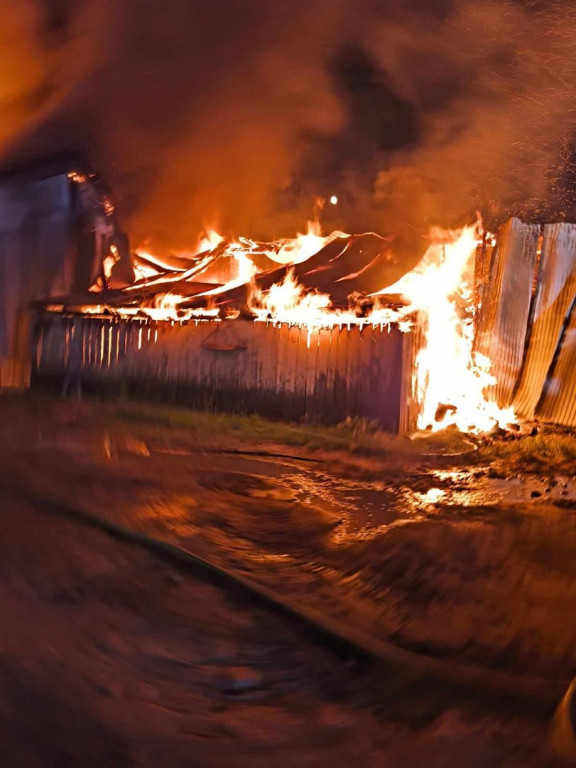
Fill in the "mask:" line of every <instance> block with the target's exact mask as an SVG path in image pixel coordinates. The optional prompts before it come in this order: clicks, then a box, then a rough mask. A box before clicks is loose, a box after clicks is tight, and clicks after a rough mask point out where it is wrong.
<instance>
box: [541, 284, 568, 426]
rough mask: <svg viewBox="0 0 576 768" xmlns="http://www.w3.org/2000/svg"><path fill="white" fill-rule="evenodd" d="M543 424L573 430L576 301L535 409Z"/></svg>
mask: <svg viewBox="0 0 576 768" xmlns="http://www.w3.org/2000/svg"><path fill="white" fill-rule="evenodd" d="M536 415H537V416H538V418H540V419H542V420H543V421H549V422H553V423H554V424H563V425H565V426H568V427H576V298H573V299H572V307H571V312H570V316H569V319H568V322H567V324H566V327H565V329H564V333H563V334H562V338H561V340H560V346H559V349H558V352H557V358H556V360H555V362H554V363H553V366H552V370H551V371H550V375H549V376H548V379H547V381H546V385H545V391H544V395H543V397H542V400H541V401H540V403H539V404H538V406H537V407H536Z"/></svg>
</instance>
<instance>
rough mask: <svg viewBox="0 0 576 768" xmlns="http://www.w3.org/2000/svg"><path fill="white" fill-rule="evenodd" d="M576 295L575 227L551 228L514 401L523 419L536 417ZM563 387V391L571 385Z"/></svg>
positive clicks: (544, 242) (545, 246)
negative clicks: (575, 295) (537, 407)
mask: <svg viewBox="0 0 576 768" xmlns="http://www.w3.org/2000/svg"><path fill="white" fill-rule="evenodd" d="M575 292H576V225H574V224H548V225H546V226H545V227H544V240H543V247H542V258H541V262H540V276H539V281H538V289H537V294H536V299H535V304H534V311H533V315H532V326H531V328H530V329H529V343H528V347H527V349H526V355H525V359H524V364H523V368H522V375H521V378H520V382H519V386H518V389H517V392H516V396H515V398H514V408H515V410H516V412H517V413H518V414H519V415H520V416H522V417H523V418H533V417H534V413H535V409H536V406H537V404H538V402H539V400H540V398H541V396H542V391H543V388H544V386H545V383H546V377H547V375H548V372H549V369H550V366H551V364H552V361H553V359H554V355H555V352H556V349H557V347H558V343H559V341H560V337H561V334H562V330H563V328H564V325H565V322H566V318H567V314H568V312H569V311H570V307H571V305H572V301H573V298H574V294H575ZM565 373H566V374H568V373H569V372H568V371H566V372H565ZM561 383H562V386H564V387H566V386H568V387H569V384H570V382H569V381H565V382H564V381H562V382H561Z"/></svg>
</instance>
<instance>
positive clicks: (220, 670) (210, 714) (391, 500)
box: [0, 397, 576, 766]
mask: <svg viewBox="0 0 576 768" xmlns="http://www.w3.org/2000/svg"><path fill="white" fill-rule="evenodd" d="M0 415H1V423H0V460H1V461H2V478H1V484H2V502H1V505H0V508H1V510H2V518H3V530H4V535H3V538H2V559H1V567H2V571H3V578H2V583H1V585H0V608H1V610H2V614H3V622H2V623H3V627H4V629H3V632H2V650H1V655H0V676H1V678H2V685H1V686H0V711H2V714H3V717H2V738H1V739H0V745H1V746H0V749H1V750H3V752H4V754H3V757H4V760H3V764H5V765H14V766H20V765H21V766H28V765H30V766H36V765H38V766H44V765H46V766H68V765H82V766H84V765H122V766H124V765H126V766H130V765H138V766H139V765H146V766H148V765H150V766H155V765H165V766H180V765H182V766H184V765H200V766H204V765H207V766H212V765H214V766H218V765H225V764H227V763H232V764H233V765H260V764H262V765H264V764H269V762H270V760H271V759H274V760H275V761H277V762H278V763H279V764H282V765H283V764H285V765H318V766H321V765H351V764H352V763H356V764H359V765H383V766H389V765H390V766H396V765H402V766H403V765H423V764H427V765H448V766H452V765H454V766H460V765H500V764H504V765H546V764H551V761H552V760H553V759H554V758H553V755H552V753H551V752H550V750H549V748H548V744H547V739H548V733H549V715H550V713H549V712H541V711H540V712H538V713H534V712H530V713H526V712H520V711H519V710H518V709H517V707H516V706H515V705H514V706H506V705H502V703H498V702H486V701H482V702H477V701H476V700H475V698H474V692H473V691H469V692H468V693H466V694H465V693H461V694H460V695H458V694H455V693H449V694H445V693H444V692H442V691H437V692H430V691H426V693H425V694H423V695H422V696H419V695H418V692H417V689H415V688H414V686H413V685H412V686H410V687H407V688H403V687H402V681H401V680H394V679H393V678H394V672H393V670H390V685H389V686H388V690H387V686H386V685H385V683H384V682H383V680H382V679H381V678H380V679H376V678H374V677H373V676H372V675H371V674H370V672H369V671H368V672H367V670H366V669H365V668H364V667H362V665H360V666H358V664H355V663H351V662H350V661H349V660H346V659H341V658H336V657H334V656H333V655H331V653H330V652H329V651H328V650H326V649H324V648H319V647H317V645H316V644H315V643H313V642H312V641H311V640H310V638H307V637H306V638H303V637H302V636H301V633H300V632H299V630H298V628H296V627H295V626H293V625H291V624H290V622H289V621H288V620H286V619H280V618H279V617H277V616H271V615H270V614H269V612H268V611H267V610H265V609H263V608H262V606H254V605H251V604H250V605H246V604H238V603H237V601H236V602H234V600H233V599H232V597H231V596H230V595H229V594H227V593H226V590H222V589H221V588H220V587H215V586H214V585H210V584H208V585H207V584H205V583H204V582H203V581H202V580H201V579H198V577H195V576H193V575H190V574H183V573H181V572H179V571H178V570H177V569H174V568H173V567H172V566H170V565H168V564H166V563H165V562H158V560H157V558H156V559H155V558H154V556H153V555H151V554H150V553H149V552H143V551H142V550H141V549H139V548H137V547H131V546H129V545H128V544H125V543H121V542H119V541H118V540H116V539H112V538H110V537H109V536H107V535H106V534H103V533H100V532H97V531H94V530H91V529H85V528H83V527H82V525H81V524H79V523H78V522H76V521H75V520H73V519H72V518H69V517H66V516H65V515H62V514H58V509H59V507H61V508H62V509H64V508H68V509H70V508H73V509H75V510H77V511H79V512H82V511H84V512H87V513H90V514H97V515H100V516H102V517H105V518H107V519H109V520H111V521H113V522H116V523H120V524H122V525H124V526H126V527H128V528H130V529H132V530H135V531H140V532H143V533H146V534H148V535H151V536H153V537H155V538H157V539H160V540H164V541H168V542H171V543H175V544H178V545H179V546H184V547H186V548H187V549H189V550H191V551H193V552H195V553H197V554H199V555H202V556H205V557H208V558H210V559H211V560H213V561H214V562H217V563H219V564H221V565H225V566H227V567H230V568H233V569H235V570H236V571H237V572H239V573H242V574H244V575H247V576H249V577H250V578H251V579H253V580H254V581H257V582H259V583H261V584H263V585H265V586H268V587H270V588H272V589H275V590H277V591H279V592H281V593H282V594H283V595H284V596H286V597H287V598H289V599H291V600H294V601H296V602H300V603H302V604H306V605H308V606H311V607H314V608H315V609H316V610H319V611H322V612H323V613H324V614H326V615H329V616H333V617H335V618H338V619H339V620H341V621H343V622H347V623H348V624H350V625H352V626H355V627H358V628H361V629H362V630H363V631H365V632H366V633H367V634H369V635H371V636H374V637H378V638H380V639H383V640H387V641H392V642H393V643H394V644H396V645H398V646H399V647H401V648H405V649H409V650H414V651H418V652H419V653H421V654H423V655H425V656H427V657H431V658H440V659H444V660H448V661H453V662H455V663H461V662H465V663H467V664H471V665H476V666H478V667H481V668H482V669H486V670H494V671H504V672H507V673H510V674H511V675H517V676H518V677H520V678H536V679H539V680H540V681H545V683H546V684H548V685H549V686H550V688H551V689H552V690H554V691H559V692H561V691H562V690H563V688H564V687H565V686H566V685H567V684H568V683H569V681H570V679H571V677H572V676H573V675H574V674H575V673H576V611H575V610H574V605H575V602H576V601H575V598H576V578H575V577H576V559H575V558H574V552H575V545H576V520H575V517H574V511H575V510H574V504H575V494H576V488H575V485H574V479H573V478H574V461H575V458H576V451H575V450H574V449H573V446H574V442H575V441H574V440H573V438H571V437H570V436H569V435H562V436H560V437H556V436H555V435H549V436H546V437H544V438H541V437H540V436H538V437H537V438H534V439H533V438H526V440H518V441H515V442H514V443H512V442H510V441H503V442H502V443H500V442H496V443H494V444H492V445H488V446H487V447H486V446H483V445H480V450H477V448H478V447H479V446H478V445H476V444H474V442H472V443H471V442H470V441H469V440H463V439H462V438H459V437H458V436H454V437H453V438H452V439H448V440H446V441H444V442H434V441H431V440H429V439H427V438H423V439H422V440H419V441H414V442H409V441H402V440H396V441H393V440H389V441H384V442H382V441H380V442H378V441H374V440H372V439H368V440H363V439H362V438H360V439H359V440H357V444H356V445H354V446H351V445H350V441H351V440H353V439H356V438H355V437H354V430H352V431H350V430H348V431H346V430H344V431H342V432H341V433H338V432H335V431H333V432H331V433H329V434H328V433H326V432H322V431H320V432H315V431H314V430H312V428H309V430H306V429H304V428H301V429H300V430H299V432H298V430H296V432H297V433H298V434H300V435H301V438H299V439H296V440H295V439H294V434H293V433H292V431H291V430H292V428H288V427H287V428H286V431H285V432H283V431H282V429H281V428H270V429H268V428H266V429H264V428H263V427H262V424H261V422H256V421H250V420H241V419H240V420H233V419H230V420H226V419H213V420H212V421H211V420H210V417H206V416H202V417H198V419H197V420H195V419H194V418H192V417H191V418H186V419H179V418H178V417H177V416H174V417H173V416H172V415H171V416H170V418H166V413H165V412H164V411H162V412H160V411H159V412H158V413H156V412H155V411H154V409H149V410H144V411H141V410H138V409H137V408H131V407H129V406H122V407H118V406H114V405H110V404H108V405H100V404H97V403H88V402H84V403H68V402H67V403H61V402H58V401H54V400H49V399H44V398H37V397H36V398H30V397H29V398H3V399H2V400H1V401H0ZM307 431H308V432H309V433H310V434H309V439H307V438H306V437H305V436H304V437H303V438H302V434H304V433H306V432H307ZM530 441H531V442H530ZM539 441H540V442H539ZM527 447H528V448H527ZM236 677H238V678H239V680H240V682H238V681H236V682H234V681H235V680H236ZM244 678H246V680H247V681H246V688H245V689H243V688H242V686H243V682H242V680H243V679H244ZM230 681H232V682H230ZM234 685H238V686H240V689H239V690H236V689H234ZM436 694H437V695H436Z"/></svg>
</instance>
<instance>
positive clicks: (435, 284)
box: [83, 196, 514, 432]
mask: <svg viewBox="0 0 576 768" xmlns="http://www.w3.org/2000/svg"><path fill="white" fill-rule="evenodd" d="M330 202H333V204H336V202H337V198H336V196H333V198H331V199H330ZM319 207H320V203H319V204H318V206H317V211H318V208H319ZM480 236H481V227H480V225H474V226H468V227H464V228H463V229H461V230H458V231H444V230H441V229H436V230H433V231H432V232H431V242H430V246H429V247H428V250H427V251H426V253H425V255H424V257H423V258H422V260H421V261H420V263H419V264H418V265H417V266H416V267H415V268H414V269H413V270H412V271H411V272H409V273H408V274H406V275H404V276H403V277H402V278H401V279H400V280H399V281H397V282H396V283H394V284H393V285H389V286H387V287H386V288H383V289H381V290H379V291H377V292H376V293H373V294H372V295H371V296H369V297H366V296H364V298H363V299H359V298H358V297H355V296H354V295H350V296H349V304H348V307H347V308H343V307H334V306H333V304H332V300H331V297H330V295H329V294H328V293H322V292H320V291H318V290H310V289H308V288H306V287H305V286H303V285H301V284H300V283H299V282H298V279H297V277H296V273H295V271H294V269H293V268H290V269H288V270H287V271H286V272H285V273H284V276H283V278H282V279H281V280H279V281H278V282H276V283H274V284H272V285H269V284H268V285H269V287H268V288H267V289H266V290H262V289H261V288H260V287H258V284H257V281H256V280H255V277H256V276H257V274H258V273H259V272H260V271H265V272H270V271H273V270H274V269H276V268H278V267H275V266H272V265H274V264H276V265H278V264H286V265H288V266H290V267H292V266H294V265H297V264H300V263H302V262H304V261H306V260H308V259H310V258H311V257H313V256H314V255H315V254H317V253H318V252H319V251H321V250H322V249H323V248H324V247H325V246H326V245H327V244H329V243H332V242H334V241H335V240H336V239H338V238H349V237H350V236H349V235H345V234H344V233H342V232H333V233H332V234H331V235H328V236H325V235H323V234H322V229H321V227H320V222H319V220H318V215H317V213H316V216H315V218H314V219H313V220H311V221H309V222H308V226H307V230H306V233H305V234H302V233H299V234H297V235H296V237H294V238H290V239H282V240H277V241H275V242H272V243H258V242H256V241H253V240H250V239H249V238H244V237H241V238H238V239H235V240H232V239H230V240H227V239H225V238H224V237H223V236H222V235H220V234H218V232H216V230H215V229H213V228H210V229H206V230H204V234H203V236H202V237H201V238H200V239H199V241H198V243H197V246H196V249H195V250H194V252H193V253H192V254H186V256H181V255H180V256H177V257H176V258H175V259H174V258H173V257H172V258H168V257H165V258H164V259H162V258H160V257H156V256H154V255H153V254H151V253H149V252H147V251H145V250H139V251H137V259H139V260H140V263H139V264H136V266H135V268H136V269H137V273H138V274H139V275H141V276H142V278H141V279H140V280H138V281H137V282H136V283H135V284H133V285H131V286H129V287H128V288H126V289H125V293H126V295H127V296H130V293H131V292H132V291H138V290H140V289H141V288H145V289H146V291H150V289H151V288H153V287H154V286H157V289H156V290H157V291H158V295H157V296H156V297H155V299H154V305H153V306H146V304H147V303H148V302H149V298H146V299H145V300H143V301H140V302H138V300H137V299H136V300H134V301H133V302H132V303H130V302H128V306H123V307H115V308H114V307H107V306H106V305H104V304H101V305H100V306H99V308H98V309H99V310H100V311H102V309H103V308H104V309H105V310H106V312H109V313H111V314H118V315H120V316H125V317H134V316H136V315H139V316H140V317H141V316H142V315H144V316H147V317H149V318H150V319H151V320H153V321H170V322H186V321H191V320H193V321H195V322H199V321H201V320H208V319H212V320H219V319H220V317H221V313H220V309H219V308H218V297H219V296H220V295H221V294H224V293H226V292H227V291H230V290H231V289H233V288H236V287H238V286H242V285H247V286H249V296H248V301H247V306H248V309H249V310H250V312H251V313H252V316H253V317H254V320H255V321H256V322H269V323H271V324H273V325H280V324H288V325H297V326H300V327H304V328H306V329H307V333H308V346H310V343H311V338H312V334H313V333H314V331H320V330H323V329H331V328H335V327H347V328H351V327H353V326H356V327H359V328H364V327H366V326H380V327H383V326H388V327H389V326H391V325H392V324H394V325H396V326H397V327H398V328H399V329H400V331H402V332H404V333H408V332H410V331H412V330H413V328H414V325H415V323H416V324H417V326H418V328H419V330H420V339H419V342H418V343H419V349H418V351H417V354H416V359H415V366H414V372H413V392H414V396H415V398H416V400H417V402H418V404H419V407H420V413H419V417H418V427H419V428H420V429H428V428H430V429H432V430H434V431H435V430H439V429H442V428H445V427H447V426H450V425H455V426H456V427H457V428H458V429H460V430H462V431H467V432H470V431H472V432H485V431H489V430H490V429H492V428H493V427H494V426H495V425H500V426H506V425H507V424H508V423H510V422H512V421H513V420H514V413H513V411H512V409H507V410H503V409H500V408H499V407H498V406H497V404H496V403H495V402H493V401H492V400H491V399H490V397H489V391H490V388H491V386H492V385H493V384H494V383H495V379H494V376H493V375H492V374H491V372H490V368H491V361H490V360H488V359H487V358H486V357H483V356H482V355H480V354H479V353H477V352H476V351H475V349H474V313H475V310H476V307H475V303H474V287H475V286H474V262H475V254H476V250H477V246H478V243H479V238H480ZM491 237H492V236H489V238H491ZM343 247H344V248H345V247H346V246H343ZM115 258H117V254H116V253H114V251H113V250H112V249H111V254H110V262H112V261H113V260H114V259H115ZM220 259H223V260H224V261H223V262H219V260H220ZM174 263H176V265H177V266H173V265H174ZM219 263H222V264H224V267H223V268H222V271H221V272H219V271H218V269H216V270H215V269H214V267H215V265H217V264H219ZM258 264H259V265H260V266H257V265H258ZM104 266H105V272H107V271H109V269H110V267H111V263H108V262H106V263H105V265H104ZM210 270H211V271H210ZM209 271H210V272H209ZM224 273H227V274H229V275H230V279H229V280H228V282H226V283H225V284H223V285H216V287H214V288H211V289H210V290H204V291H203V292H199V293H196V294H193V296H194V299H195V300H196V299H199V298H201V299H203V300H204V301H205V302H206V303H207V306H206V308H201V307H198V304H195V305H194V307H193V308H190V306H186V304H188V305H191V304H193V302H191V301H190V300H189V299H190V297H189V296H181V295H179V293H178V291H177V289H176V285H175V286H174V287H175V289H176V290H174V291H170V290H167V286H168V285H169V284H170V283H180V284H181V283H183V282H197V283H200V284H201V283H202V282H212V283H213V282H214V274H217V275H218V274H224ZM204 275H205V277H204V279H203V276H204ZM340 279H342V278H340ZM392 295H395V296H396V297H397V296H398V295H401V296H402V297H403V303H402V302H398V300H396V301H395V302H392V301H391V296H392ZM147 296H149V293H148V294H147ZM367 306H368V311H367ZM83 311H86V312H88V311H93V310H90V309H88V308H83ZM234 313H235V314H236V315H238V313H239V309H238V308H234V306H231V307H230V306H228V307H227V308H226V316H227V317H232V316H234Z"/></svg>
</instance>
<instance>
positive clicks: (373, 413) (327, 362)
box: [33, 313, 411, 432]
mask: <svg viewBox="0 0 576 768" xmlns="http://www.w3.org/2000/svg"><path fill="white" fill-rule="evenodd" d="M72 326H73V327H74V329H75V333H74V335H72V334H71V333H70V328H71V327H72ZM74 338H76V339H77V338H81V339H82V354H81V377H82V387H83V390H88V391H89V390H90V389H92V390H100V391H111V392H112V391H116V392H124V393H129V394H130V395H132V396H135V397H142V398H149V399H156V400H162V401H167V402H171V403H179V404H182V405H185V406H191V407H197V408H203V409H208V410H216V411H231V412H241V413H259V414H261V415H264V416H270V417H275V418H283V419H288V420H298V421H299V420H309V421H313V422H318V423H324V424H335V423H338V422H341V421H344V420H345V419H346V418H347V417H361V418H365V419H368V420H373V421H374V422H375V423H377V424H378V425H379V426H380V427H381V428H382V429H385V430H388V431H392V432H398V431H399V430H400V429H401V428H402V429H404V428H405V427H406V426H407V424H408V421H409V419H410V418H411V417H410V415H409V414H408V413H407V412H406V409H407V408H408V406H409V403H410V398H409V397H407V393H409V392H410V391H411V390H410V383H409V381H410V380H411V369H407V368H406V362H407V361H409V360H411V353H410V352H409V350H408V348H407V345H409V344H410V341H409V339H410V336H409V335H407V334H403V333H401V332H400V331H399V330H398V329H397V328H395V327H391V328H390V329H388V328H371V327H366V328H364V329H362V330H360V329H359V328H357V327H354V328H350V329H348V328H332V329H325V330H316V331H312V332H311V333H310V335H309V334H308V331H307V329H305V328H299V327H296V326H288V325H281V326H279V327H274V326H272V325H270V324H266V323H258V322H250V321H244V320H231V321H224V322H215V321H202V322H198V323H196V322H190V323H186V324H180V323H173V324H171V323H166V322H163V323H154V322H143V321H142V322H140V321H134V320H131V321H128V320H115V319H112V318H111V319H99V318H89V317H83V316H81V315H76V316H73V317H65V316H61V315H58V314H53V313H45V314H43V315H42V316H40V317H39V319H38V322H37V325H36V329H35V342H34V360H35V364H34V370H33V379H34V382H35V384H36V385H37V386H41V385H44V386H46V385H49V384H52V386H54V387H57V388H60V387H61V385H62V382H63V379H64V378H65V377H66V375H67V373H66V366H67V361H68V360H69V359H70V357H69V356H70V349H69V347H70V343H71V339H74ZM74 359H77V358H74ZM407 380H408V381H407Z"/></svg>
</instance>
